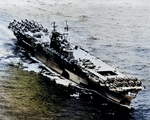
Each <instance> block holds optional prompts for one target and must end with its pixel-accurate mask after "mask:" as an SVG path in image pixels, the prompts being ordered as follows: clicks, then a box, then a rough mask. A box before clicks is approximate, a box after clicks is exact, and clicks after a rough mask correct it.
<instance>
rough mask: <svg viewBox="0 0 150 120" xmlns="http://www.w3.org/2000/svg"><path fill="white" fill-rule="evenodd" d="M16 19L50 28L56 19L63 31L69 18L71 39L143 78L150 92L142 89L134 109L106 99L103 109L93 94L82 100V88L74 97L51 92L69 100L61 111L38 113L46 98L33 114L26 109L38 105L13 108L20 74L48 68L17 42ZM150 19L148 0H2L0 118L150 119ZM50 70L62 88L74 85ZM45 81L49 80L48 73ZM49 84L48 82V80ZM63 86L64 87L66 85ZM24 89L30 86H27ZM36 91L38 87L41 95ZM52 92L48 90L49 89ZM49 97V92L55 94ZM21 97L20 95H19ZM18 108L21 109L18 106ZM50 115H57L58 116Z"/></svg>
mask: <svg viewBox="0 0 150 120" xmlns="http://www.w3.org/2000/svg"><path fill="white" fill-rule="evenodd" d="M13 19H16V20H23V19H28V20H34V21H37V22H39V23H41V24H42V25H43V26H46V27H47V28H48V30H49V31H51V30H52V25H51V23H52V22H54V21H55V22H56V24H57V25H58V28H57V29H58V30H59V29H60V30H62V29H63V27H64V26H65V21H66V20H67V21H68V25H69V35H70V39H69V40H70V42H72V43H74V44H78V45H80V46H81V47H83V48H84V49H86V50H88V51H89V52H90V53H92V54H94V55H96V56H98V57H99V58H100V59H101V60H103V61H105V62H106V63H107V64H109V65H111V66H113V67H117V68H118V69H119V71H120V72H122V73H123V74H125V75H127V76H136V77H138V78H139V79H141V80H142V83H143V85H145V86H146V90H143V91H140V92H139V94H138V95H137V97H136V98H135V99H134V100H133V101H132V103H131V107H132V108H133V109H132V110H131V111H122V108H117V109H112V108H111V107H110V106H109V105H107V103H105V104H102V103H100V104H101V105H98V107H97V104H99V101H98V102H95V100H97V98H96V99H90V98H87V96H90V95H86V97H84V99H81V98H80V97H79V93H80V92H81V91H80V92H79V91H78V92H75V94H73V95H72V97H71V98H70V97H69V99H68V97H63V96H61V95H60V94H56V93H53V92H51V93H50V95H51V96H55V97H56V98H60V100H58V99H57V100H56V101H58V102H59V103H63V105H62V104H59V105H58V106H59V107H61V108H62V109H61V108H59V107H58V108H59V109H61V110H58V111H57V110H56V109H55V110H54V109H53V110H51V109H44V108H43V109H42V112H37V113H40V114H36V111H38V110H39V109H38V108H42V107H41V106H42V103H41V102H39V104H36V107H35V108H36V109H32V111H33V112H34V113H33V114H32V115H30V112H26V111H28V110H29V109H30V108H31V107H30V106H32V105H26V104H25V103H21V101H20V104H21V105H22V106H23V107H22V108H21V107H19V105H20V104H16V106H13V105H12V103H15V102H12V101H11V100H12V99H14V98H13V97H12V96H11V97H10V94H12V93H11V92H10V88H12V87H10V86H11V85H12V82H14V81H16V79H17V78H18V79H20V80H22V79H21V78H20V76H15V77H14V75H15V74H16V75H18V74H19V75H21V76H22V77H23V76H26V75H27V74H29V73H30V72H34V73H36V74H37V75H38V77H39V76H40V73H41V70H43V69H42V67H41V66H42V65H41V64H40V63H38V62H36V61H33V60H31V59H29V57H28V55H26V52H25V50H24V49H23V48H20V47H18V46H17V45H16V41H17V40H16V38H15V36H14V35H13V33H12V32H11V31H10V30H9V29H8V28H7V26H8V24H9V22H11V21H12V20H13ZM149 21H150V1H148V0H93V1H91V0H76V1H74V0H50V1H47V0H11V1H10V0H1V1H0V81H1V82H0V91H1V93H0V98H1V99H0V119H46V120H47V119H62V120H63V119H64V120H67V119H74V120H80V119H85V120H107V119H108V118H109V117H112V118H114V119H118V120H120V119H124V120H149V119H150V94H149V92H150V74H149V73H150V61H149V60H150V55H149V53H150V47H149V46H150V22H149ZM16 66H17V67H19V68H20V69H21V70H22V72H23V71H25V72H26V71H28V72H29V73H24V74H22V73H19V72H18V71H20V69H19V68H18V69H19V70H18V69H17V70H16ZM47 72H49V73H48V74H49V75H48V77H47V78H48V79H49V81H53V80H54V79H55V80H56V86H57V87H58V86H59V84H62V85H64V86H66V85H68V84H69V82H68V81H67V80H63V79H62V78H61V76H59V75H57V74H56V73H54V72H53V71H51V70H50V71H47ZM29 75H30V74H29ZM35 76H36V75H35ZM32 77H33V76H32ZM12 78H14V79H12ZM35 78H36V77H35ZM27 79H29V78H27ZM39 79H40V80H43V77H42V78H39ZM44 79H46V78H44ZM46 80H47V79H46ZM24 82H25V81H24ZM14 83H15V82H14ZM50 83H51V82H50ZM50 83H49V84H50ZM58 83H59V84H58ZM10 84H11V85H10ZM20 84H21V83H20ZM20 84H19V85H20ZM43 84H48V83H46V82H45V81H43ZM52 84H53V83H52ZM13 85H14V84H13ZM17 85H18V84H17ZM6 86H7V87H6ZM56 86H55V87H56ZM13 87H14V86H13ZM15 87H16V86H15ZM40 87H43V86H40ZM57 87H56V88H57ZM61 87H62V88H63V86H61ZM47 88H53V90H54V91H57V90H60V88H59V89H56V88H54V86H53V85H51V84H50V85H49V86H48V87H47ZM21 89H23V90H24V88H21ZM35 89H36V88H35ZM31 90H32V89H31ZM42 90H43V91H44V90H45V89H44V88H43V89H42ZM46 90H47V89H46ZM64 90H66V91H67V90H68V88H64ZM36 92H37V91H36V90H35V93H36ZM48 92H49V91H48V90H47V93H48ZM8 93H9V94H8ZM37 93H38V92H37ZM24 94H25V93H24ZM22 95H23V93H22ZM63 95H64V92H63ZM45 96H49V94H46V95H45ZM64 96H65V95H64ZM15 97H19V98H20V96H19V94H18V96H15ZM8 98H11V99H8ZM41 98H42V97H37V98H36V99H37V101H38V99H40V100H41ZM45 98H47V97H45ZM56 98H55V99H56ZM30 100H31V99H29V100H28V102H29V103H30V102H31V101H32V100H31V101H30ZM49 102H52V103H53V105H51V106H53V107H54V108H55V105H56V104H57V103H56V104H54V103H55V102H54V101H49ZM47 103H48V102H47ZM94 103H95V104H94ZM17 105H18V106H17ZM38 105H39V106H38ZM27 106H28V107H27ZM45 106H46V105H45ZM12 108H15V110H13V109H12ZM58 108H57V109H58ZM56 111H57V112H56ZM47 113H53V115H52V114H47ZM28 116H30V117H28ZM33 116H34V117H33Z"/></svg>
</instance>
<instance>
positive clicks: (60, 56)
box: [8, 19, 145, 108]
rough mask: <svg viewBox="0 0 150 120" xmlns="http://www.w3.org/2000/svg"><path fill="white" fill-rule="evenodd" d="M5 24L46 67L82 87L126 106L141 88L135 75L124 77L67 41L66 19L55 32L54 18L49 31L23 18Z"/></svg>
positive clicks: (142, 87)
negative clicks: (61, 26) (63, 28)
mask: <svg viewBox="0 0 150 120" xmlns="http://www.w3.org/2000/svg"><path fill="white" fill-rule="evenodd" d="M8 28H9V29H11V30H12V31H13V33H14V35H15V36H16V38H17V39H18V42H20V43H21V44H22V46H23V47H25V48H26V49H27V50H28V51H30V52H31V53H32V55H34V56H35V57H36V58H37V59H38V60H40V61H41V62H42V63H43V64H45V65H46V66H47V67H49V68H51V69H52V70H54V71H56V72H57V73H59V74H61V75H62V76H64V77H65V78H67V79H69V80H71V81H74V82H76V83H78V84H80V85H83V86H84V87H85V88H90V89H91V88H92V90H93V91H96V93H98V94H99V95H101V96H102V97H103V98H106V99H107V100H108V101H111V102H113V103H116V104H119V105H121V106H124V107H127V108H130V103H131V100H132V99H134V98H135V97H136V95H137V93H138V92H139V91H140V90H143V89H145V87H144V86H142V83H141V81H140V80H138V79H137V78H133V77H131V78H129V77H126V76H125V75H123V74H121V73H120V72H119V71H117V70H116V69H115V68H112V67H111V66H109V65H107V64H106V63H104V62H103V61H101V60H100V59H99V58H98V57H95V56H93V55H91V54H90V53H89V52H87V51H86V50H84V49H82V48H81V47H79V46H78V45H74V44H71V43H69V42H68V41H67V38H68V37H67V36H68V25H67V22H66V27H65V32H64V33H63V34H61V33H60V32H57V30H56V26H55V22H54V23H53V30H52V32H51V33H49V32H48V29H47V28H44V27H43V26H42V25H41V24H38V23H37V22H34V21H33V20H31V21H29V20H27V19H25V20H21V21H20V22H18V21H16V20H13V21H12V22H10V24H9V26H8ZM48 41H49V42H48ZM90 86H91V87H90Z"/></svg>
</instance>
